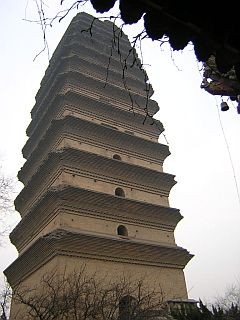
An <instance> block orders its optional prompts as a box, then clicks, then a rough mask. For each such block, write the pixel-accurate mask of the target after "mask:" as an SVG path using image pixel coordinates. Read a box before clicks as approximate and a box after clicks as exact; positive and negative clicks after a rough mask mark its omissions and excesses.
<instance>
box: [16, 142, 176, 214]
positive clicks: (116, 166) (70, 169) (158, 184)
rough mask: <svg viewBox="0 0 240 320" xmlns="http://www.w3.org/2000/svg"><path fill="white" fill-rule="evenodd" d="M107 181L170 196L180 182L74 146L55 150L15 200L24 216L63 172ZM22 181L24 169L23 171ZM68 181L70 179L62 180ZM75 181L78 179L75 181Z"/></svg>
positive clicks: (166, 174)
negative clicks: (30, 205) (177, 182)
mask: <svg viewBox="0 0 240 320" xmlns="http://www.w3.org/2000/svg"><path fill="white" fill-rule="evenodd" d="M62 172H65V173H68V174H71V175H74V176H75V175H76V176H80V177H85V178H90V179H92V180H96V181H104V182H107V183H111V184H113V185H115V186H121V187H128V188H132V189H135V190H140V191H146V192H148V193H153V194H157V195H159V196H168V195H169V192H170V190H171V188H172V187H173V186H174V185H175V184H176V181H175V180H174V175H171V174H168V173H164V172H159V171H156V170H152V169H147V168H144V167H140V166H137V165H133V164H129V163H126V162H123V161H118V160H115V159H111V158H107V157H104V156H100V155H97V154H95V153H90V152H86V151H83V150H77V149H72V148H65V149H62V150H58V151H56V152H51V153H50V154H49V156H48V159H47V160H46V161H44V163H43V164H42V165H41V166H40V167H39V169H38V170H37V172H36V173H35V174H34V176H33V177H32V179H31V180H30V181H29V183H28V184H27V185H26V186H25V187H24V188H23V189H22V191H21V192H20V193H19V195H18V196H17V198H16V199H15V207H16V210H18V211H19V212H20V213H22V214H23V215H25V214H26V208H27V207H29V204H30V203H34V202H35V201H36V199H35V198H37V197H38V196H39V195H41V194H43V193H44V192H46V190H47V188H49V187H50V186H51V184H52V183H54V181H55V180H56V179H57V177H59V175H60V174H61V173H62ZM18 177H19V179H20V181H21V171H20V172H19V176H18ZM59 183H61V184H64V183H66V182H64V181H61V182H59ZM73 184H74V182H73Z"/></svg>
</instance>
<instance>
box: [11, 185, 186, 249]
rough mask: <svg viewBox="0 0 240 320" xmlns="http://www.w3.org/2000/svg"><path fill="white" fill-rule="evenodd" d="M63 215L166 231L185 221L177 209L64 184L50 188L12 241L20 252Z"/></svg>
mask: <svg viewBox="0 0 240 320" xmlns="http://www.w3.org/2000/svg"><path fill="white" fill-rule="evenodd" d="M61 212H62V213H64V214H73V215H77V216H87V217H93V218H95V219H104V220H110V221H114V222H118V223H132V224H134V225H136V226H144V227H151V228H155V229H159V230H166V231H174V229H175V227H176V225H177V223H178V222H179V221H180V220H181V219H182V215H181V214H180V212H179V210H178V209H175V208H170V207H166V206H161V205H154V204H150V203H146V202H143V201H137V200H131V199H126V198H125V199H123V198H120V197H116V196H114V195H109V194H106V193H102V192H97V191H91V190H87V189H83V188H79V187H72V186H65V185H64V186H60V187H55V188H54V187H53V188H50V189H49V191H47V192H46V193H45V194H44V195H43V196H42V197H41V198H40V199H39V201H38V202H37V204H36V205H35V206H34V208H33V209H32V210H30V211H29V212H28V213H27V214H26V215H25V216H24V217H23V218H22V220H21V221H20V222H19V224H18V225H17V226H16V227H15V228H14V230H13V231H12V232H11V234H10V239H11V242H12V243H13V244H14V245H15V246H16V247H17V248H18V250H19V251H20V249H22V248H23V247H25V246H26V245H27V244H28V243H29V242H31V241H32V239H34V238H35V237H36V236H37V235H38V234H40V233H41V231H42V230H43V228H44V227H45V226H46V225H47V224H48V223H49V222H50V221H52V220H53V219H54V218H55V217H56V216H58V215H59V214H61Z"/></svg>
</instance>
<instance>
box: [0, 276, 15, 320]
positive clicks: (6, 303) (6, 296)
mask: <svg viewBox="0 0 240 320" xmlns="http://www.w3.org/2000/svg"><path fill="white" fill-rule="evenodd" d="M11 295H12V291H11V288H10V286H9V284H8V283H7V282H6V281H5V282H4V285H3V287H2V288H1V291H0V307H1V309H0V320H7V319H8V316H9V310H10V303H11Z"/></svg>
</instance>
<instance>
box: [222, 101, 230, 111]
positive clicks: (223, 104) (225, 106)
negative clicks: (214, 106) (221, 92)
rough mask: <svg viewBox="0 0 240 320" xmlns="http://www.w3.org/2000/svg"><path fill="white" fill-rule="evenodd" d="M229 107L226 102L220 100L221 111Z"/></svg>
mask: <svg viewBox="0 0 240 320" xmlns="http://www.w3.org/2000/svg"><path fill="white" fill-rule="evenodd" d="M228 109H229V106H228V104H227V102H225V101H223V102H221V111H227V110H228Z"/></svg>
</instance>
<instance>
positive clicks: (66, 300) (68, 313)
mask: <svg viewBox="0 0 240 320" xmlns="http://www.w3.org/2000/svg"><path fill="white" fill-rule="evenodd" d="M13 299H14V302H15V304H17V305H18V306H19V310H17V313H16V314H17V315H15V318H14V319H16V320H17V319H39V320H53V319H71V320H75V319H76V320H130V319H131V320H140V319H149V320H150V319H156V314H159V312H161V310H163V307H164V295H163V292H162V290H161V289H159V290H158V291H156V290H150V289H149V288H148V287H147V286H146V284H145V282H144V281H143V280H138V281H133V280H132V279H130V278H126V277H122V278H119V279H118V280H112V281H108V280H107V279H106V278H103V277H102V278H99V276H98V275H97V274H93V275H88V274H87V272H86V269H85V267H82V268H81V269H80V270H79V271H78V272H76V271H75V272H73V273H71V274H66V273H63V274H62V275H59V274H57V273H54V272H53V273H51V274H48V275H44V276H43V277H42V278H41V281H40V283H38V285H37V286H36V287H34V288H28V287H23V286H21V285H20V286H19V287H18V288H17V289H16V290H14V293H13Z"/></svg>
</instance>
